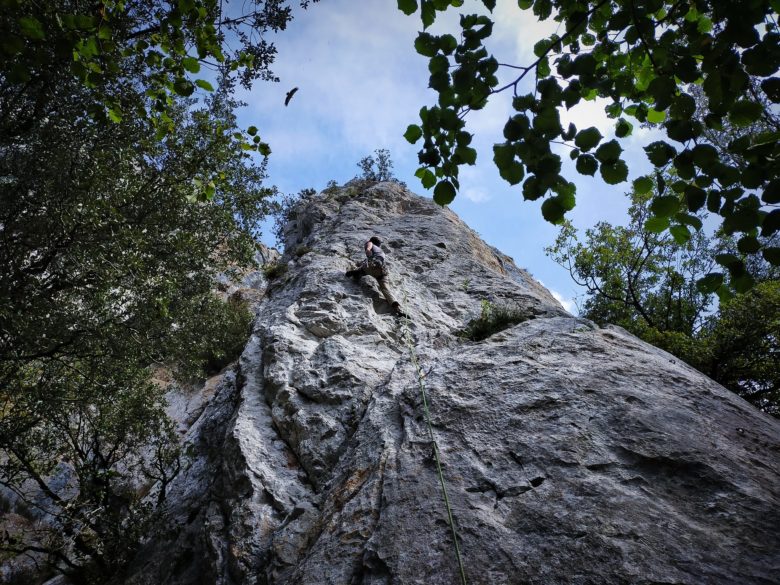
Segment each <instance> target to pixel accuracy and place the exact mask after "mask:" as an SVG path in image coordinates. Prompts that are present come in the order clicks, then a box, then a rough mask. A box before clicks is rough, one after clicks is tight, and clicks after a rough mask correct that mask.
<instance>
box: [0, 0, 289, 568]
mask: <svg viewBox="0 0 780 585" xmlns="http://www.w3.org/2000/svg"><path fill="white" fill-rule="evenodd" d="M2 6H3V10H2V11H1V12H0V31H2V36H1V37H0V48H2V54H0V264H2V266H3V270H2V271H1V272H0V405H2V406H0V450H1V451H2V454H1V455H0V484H1V485H2V486H3V488H4V490H9V491H10V492H13V493H14V494H15V496H14V497H15V498H16V499H17V501H18V502H21V503H22V504H23V505H25V506H26V507H27V508H28V509H29V510H31V512H30V515H31V516H32V517H33V519H34V522H32V523H31V524H29V525H26V526H24V527H23V529H20V528H19V526H16V525H13V524H12V523H10V524H9V523H3V525H2V534H3V537H2V538H0V552H2V553H3V557H4V558H7V555H9V554H10V555H14V554H33V555H36V558H37V559H38V560H39V561H48V562H49V563H50V565H51V566H52V567H53V568H55V569H56V570H58V571H61V572H65V573H68V574H70V575H71V576H72V577H73V579H74V580H75V581H76V582H79V583H90V582H97V583H103V582H106V581H107V579H108V578H109V577H110V576H111V575H115V574H116V573H117V572H118V571H120V570H121V567H122V565H123V563H125V562H126V561H127V560H128V559H129V558H131V557H132V554H133V553H134V550H135V546H136V545H137V542H138V539H139V538H140V537H141V535H143V534H145V533H146V531H147V529H148V526H149V522H150V521H151V520H152V519H153V518H154V517H155V516H156V515H157V514H159V513H160V512H161V511H162V510H163V507H164V502H165V494H166V488H167V485H168V483H169V482H170V481H171V479H172V478H173V477H174V476H175V475H176V474H177V473H178V469H179V467H180V465H181V463H182V462H181V453H180V449H179V445H178V439H177V436H176V433H175V432H174V428H173V424H172V422H171V421H170V420H169V418H168V417H167V415H166V414H165V410H164V409H165V400H164V392H165V389H164V388H163V387H161V386H160V385H158V384H154V383H152V382H151V377H150V376H151V373H152V371H153V369H154V368H155V367H156V365H158V364H161V363H162V364H166V365H167V366H168V367H171V368H172V369H173V370H174V371H175V372H176V375H177V376H178V377H179V378H181V379H188V378H190V377H193V376H203V375H205V374H206V373H211V372H213V371H214V370H218V369H219V368H221V367H223V366H224V365H225V364H227V363H228V362H229V361H231V360H232V359H234V358H235V357H236V355H237V352H238V351H240V348H241V347H242V344H243V343H244V341H245V340H246V338H247V336H248V332H249V322H250V319H251V315H250V313H249V311H248V310H247V308H246V307H245V306H244V305H242V304H240V303H225V302H224V301H222V300H221V299H219V298H218V297H217V296H216V295H215V294H214V291H213V289H214V280H215V276H216V275H217V274H220V273H228V274H230V273H231V272H232V271H233V270H235V269H236V268H239V267H243V266H247V265H251V264H252V262H253V258H254V253H255V246H256V237H257V235H258V234H259V226H260V222H261V221H262V220H263V218H264V217H265V216H266V215H267V213H268V212H269V210H270V209H271V203H270V201H271V196H272V195H273V194H274V193H275V191H274V190H273V189H269V188H266V187H263V186H262V181H263V179H264V178H265V165H264V163H261V164H258V163H257V162H256V161H255V160H254V159H253V158H251V156H250V153H251V152H252V151H258V152H259V153H261V154H263V153H267V152H266V148H265V147H264V146H263V143H262V141H261V140H260V138H259V137H258V136H257V129H255V128H249V129H248V130H247V131H246V132H242V131H241V130H240V129H239V128H238V126H237V123H236V119H235V115H234V114H233V111H234V109H235V107H236V105H237V103H236V102H235V100H234V99H233V98H232V97H231V95H232V91H233V88H234V86H235V84H236V83H238V82H245V83H250V82H251V81H252V80H253V79H257V78H260V79H266V78H270V77H272V74H271V72H270V69H269V68H268V67H269V65H270V64H271V62H272V60H273V54H274V50H273V47H272V45H270V44H269V43H267V42H265V41H263V40H262V35H261V36H258V35H259V34H261V33H263V32H265V31H270V30H280V29H283V28H284V25H285V23H286V22H287V21H289V18H290V12H289V7H288V6H287V3H286V2H283V1H272V2H252V3H249V4H245V5H243V6H244V7H246V8H247V9H248V10H247V11H245V12H242V13H240V14H239V13H236V14H233V13H229V14H228V13H225V14H220V12H219V10H220V3H217V2H214V1H212V0H204V1H179V2H172V3H158V2H151V1H146V2H142V1H131V2H107V3H98V4H83V3H78V2H70V1H69V0H61V1H57V2H45V3H31V2H22V1H16V0H6V1H4V2H2ZM224 6H225V7H227V6H228V4H227V3H224ZM226 10H227V8H226ZM228 40H230V44H231V46H238V47H240V48H239V49H238V50H237V51H236V52H234V53H229V52H228V50H227V48H226V47H227V41H228ZM210 66H214V67H216V68H217V69H215V71H214V73H213V74H212V76H211V79H212V81H213V83H214V85H216V86H217V87H216V90H214V91H208V90H210V89H212V88H211V84H212V82H211V81H208V82H207V81H205V80H202V83H198V81H197V80H193V79H192V78H191V76H192V75H195V74H196V73H197V72H198V70H199V69H200V68H201V67H210ZM196 86H200V87H201V88H203V89H204V92H205V93H204V94H203V95H200V96H197V95H196V94H195V93H194V91H195V87H196ZM196 97H197V98H198V99H197V100H196ZM150 490H151V491H150ZM5 493H8V492H5ZM4 520H5V519H4Z"/></svg>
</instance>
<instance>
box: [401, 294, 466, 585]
mask: <svg viewBox="0 0 780 585" xmlns="http://www.w3.org/2000/svg"><path fill="white" fill-rule="evenodd" d="M406 301H407V298H406V291H404V306H408V303H407V302H406ZM409 321H410V319H409V315H408V314H406V313H405V312H404V314H403V317H402V318H401V323H402V326H403V335H404V341H405V342H406V347H408V348H409V357H410V359H411V361H412V365H413V366H414V369H415V371H416V372H417V383H418V385H419V387H420V395H421V396H422V403H423V411H424V412H425V423H426V424H427V426H428V435H429V436H430V439H431V444H432V445H433V457H434V459H435V460H436V471H437V472H438V474H439V483H441V493H442V496H443V497H444V506H445V507H446V508H447V518H448V519H449V522H450V528H451V529H452V540H453V541H454V542H455V557H456V558H457V559H458V570H459V571H460V582H461V585H467V584H466V571H465V569H464V568H463V559H462V558H461V556H460V545H459V544H458V531H457V529H456V528H455V520H454V518H453V516H452V506H451V505H450V498H449V496H448V495H447V486H446V485H445V483H444V472H443V471H442V469H441V459H440V457H439V445H438V444H437V443H436V439H435V438H434V436H433V425H432V424H431V412H430V410H429V408H428V397H427V393H426V392H425V374H424V373H423V371H422V367H421V366H420V360H419V359H417V351H416V350H415V348H414V341H413V340H412V333H411V331H409Z"/></svg>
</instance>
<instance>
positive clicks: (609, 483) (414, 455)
mask: <svg viewBox="0 0 780 585" xmlns="http://www.w3.org/2000/svg"><path fill="white" fill-rule="evenodd" d="M372 235H378V236H379V237H380V238H382V239H383V240H384V242H385V243H384V246H383V247H384V249H385V251H386V253H387V260H388V263H389V267H390V278H391V288H392V289H393V292H394V293H395V294H396V296H397V297H398V298H399V299H401V300H402V304H403V306H404V310H405V311H406V312H407V313H408V314H409V316H410V320H409V321H408V324H407V325H405V324H404V321H403V320H400V319H399V318H397V317H395V316H394V315H392V313H391V310H390V307H389V306H388V305H387V303H386V302H385V300H384V298H383V297H382V295H381V293H380V292H379V289H378V287H377V285H376V282H375V281H373V279H371V278H370V277H364V278H363V279H362V280H361V281H358V282H354V281H353V280H352V279H350V278H345V276H344V272H345V271H346V270H347V269H349V268H351V267H352V266H353V265H354V262H355V261H357V260H359V259H360V255H361V253H362V243H363V242H364V241H365V240H366V239H368V238H369V237H370V236H372ZM285 248H286V252H285V255H284V256H283V257H282V258H281V263H282V264H283V265H286V270H277V271H276V273H277V274H278V276H276V278H275V279H274V280H272V282H271V284H270V286H268V288H267V289H265V284H264V286H263V288H264V289H265V292H264V294H263V295H262V298H261V299H260V301H259V305H258V308H257V315H258V316H257V321H256V323H255V325H254V331H253V335H252V337H251V339H250V341H249V344H248V345H247V348H246V350H245V352H244V354H243V356H242V357H241V360H240V362H239V364H238V366H237V367H236V368H235V370H234V371H232V372H227V373H226V374H225V375H224V378H223V380H222V382H221V383H220V385H219V386H218V387H217V388H216V389H214V391H213V394H212V395H211V396H210V398H209V401H208V404H207V405H206V406H205V408H204V410H203V411H202V413H201V414H200V416H199V418H198V419H197V420H196V421H195V422H194V424H192V425H191V426H190V427H189V430H187V435H186V436H187V440H188V441H189V443H190V445H191V450H192V456H191V459H190V462H189V466H188V468H187V470H186V471H185V472H183V473H182V474H181V475H180V476H179V477H178V479H177V480H176V482H175V483H174V484H173V485H172V486H171V487H170V491H169V494H168V502H169V506H170V510H169V516H168V520H167V523H166V525H165V526H163V527H161V528H160V530H159V531H158V532H156V533H155V534H154V535H153V536H151V538H150V540H149V542H148V544H147V545H146V546H145V548H144V549H143V550H142V551H141V553H140V554H139V556H138V559H137V561H136V563H135V564H134V566H133V567H132V570H131V571H130V573H129V575H128V576H126V578H125V580H124V582H125V583H132V584H141V583H144V584H145V583H171V584H188V583H218V584H239V583H241V584H244V583H245V584H265V585H271V584H290V585H303V584H307V585H322V584H326V583H327V584H333V585H347V584H372V585H374V584H387V585H389V584H393V585H405V584H426V585H438V584H441V585H444V584H447V585H452V584H456V583H459V574H458V568H457V563H456V559H455V554H454V546H453V538H452V535H451V531H450V527H449V525H448V522H447V514H446V509H445V507H444V503H443V501H442V495H441V489H440V485H439V480H438V476H437V474H436V468H435V463H434V460H433V457H432V455H433V450H432V445H431V443H430V441H429V436H428V430H427V427H426V425H425V419H424V414H423V407H422V404H421V399H420V394H419V383H418V372H417V370H415V368H414V366H413V365H412V362H411V360H410V354H409V345H410V344H409V343H407V342H406V341H405V335H404V333H405V329H404V328H405V327H408V332H409V338H410V339H411V340H412V341H411V344H412V345H413V346H414V349H415V351H416V353H417V355H418V356H419V360H420V365H421V370H422V373H423V375H424V383H425V386H426V388H427V390H428V398H429V404H430V410H431V417H432V426H433V432H434V434H435V437H436V440H437V442H438V445H439V449H440V452H441V458H442V461H443V467H444V476H445V479H446V482H447V487H448V492H449V497H450V500H451V503H452V510H453V514H454V517H455V521H456V527H457V533H458V536H459V544H460V549H461V553H462V557H463V561H464V566H465V573H466V577H467V580H468V582H469V583H471V584H475V585H476V584H484V585H493V584H524V583H533V584H539V585H554V584H583V585H585V584H593V585H597V584H599V585H600V584H651V583H653V584H656V583H665V584H701V583H708V584H720V583H722V584H728V585H733V584H736V583H739V584H748V583H758V584H761V583H764V584H770V583H776V582H777V579H778V575H780V555H779V554H778V551H780V514H779V513H778V510H780V473H779V470H780V424H779V423H778V421H776V420H774V419H772V418H770V417H768V416H765V415H763V414H761V413H760V412H758V411H756V410H755V409H754V408H753V407H751V406H750V405H748V404H747V403H746V402H744V401H743V400H741V399H740V398H738V397H736V396H735V395H733V394H731V393H730V392H728V391H727V390H725V389H724V388H722V387H721V386H719V385H718V384H716V383H715V382H713V381H711V380H709V379H708V378H706V377H705V376H703V375H701V374H700V373H698V372H697V371H695V370H693V369H692V368H690V367H688V366H686V365H685V364H683V363H681V362H680V361H679V360H677V359H676V358H674V357H673V356H671V355H670V354H668V353H665V352H663V351H660V350H658V349H655V348H653V347H652V346H649V345H647V344H645V343H643V342H641V341H640V340H638V339H637V338H635V337H633V336H631V335H629V334H628V333H626V332H625V331H623V330H622V329H619V328H616V327H607V328H599V327H597V326H595V325H593V324H592V323H591V322H589V321H587V320H584V319H579V318H575V317H573V316H571V315H570V314H568V313H566V312H565V311H564V310H563V308H562V307H561V306H560V305H559V304H558V302H557V301H556V300H555V299H554V298H553V297H552V295H551V294H550V293H549V292H548V291H547V290H546V289H544V288H543V287H542V286H541V285H540V284H539V283H538V282H536V281H535V280H533V278H532V277H531V276H530V275H529V274H528V273H527V272H526V271H524V270H522V269H519V268H517V267H516V266H515V264H514V262H513V261H512V259H511V258H508V257H507V256H505V255H503V254H501V253H500V252H498V251H497V250H495V249H493V248H491V247H490V246H488V245H486V244H485V243H484V242H483V241H482V240H481V239H480V238H479V237H478V236H477V235H476V234H475V233H474V232H473V231H472V230H470V229H469V228H468V227H467V226H466V225H465V224H464V223H463V222H462V221H461V220H460V219H458V217H457V216H456V215H455V214H454V213H452V212H451V211H448V210H446V209H441V208H439V207H438V206H436V205H435V204H434V203H432V202H431V201H430V200H427V199H423V198H421V197H418V196H416V195H413V194H412V193H410V192H409V191H407V190H406V189H404V188H402V187H401V186H399V185H396V184H393V183H380V184H378V185H374V186H369V187H365V186H364V185H363V186H361V185H359V184H352V185H348V186H347V187H345V188H341V189H333V190H330V191H329V192H325V193H321V194H319V195H317V196H314V197H312V198H310V199H309V200H307V201H304V202H303V203H302V204H301V206H300V207H299V208H298V211H297V214H296V215H295V216H294V217H293V219H292V220H291V222H290V223H289V225H288V229H287V241H286V247H285ZM486 299H487V300H489V301H490V302H491V303H492V304H493V306H502V305H505V306H510V307H512V308H513V309H514V310H515V311H516V312H517V313H519V314H520V315H522V320H521V322H519V323H517V324H515V325H513V326H511V327H509V328H507V329H504V330H502V331H499V332H496V333H495V334H493V335H491V336H490V337H488V338H487V339H485V340H483V341H479V342H473V341H468V340H464V339H463V338H462V336H460V335H459V332H460V331H461V330H462V329H463V328H464V326H465V325H466V324H467V323H468V322H469V321H471V320H472V319H474V318H476V317H478V316H479V315H480V313H481V311H482V307H483V303H482V301H483V300H486Z"/></svg>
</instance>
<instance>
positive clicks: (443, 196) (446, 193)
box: [433, 181, 455, 207]
mask: <svg viewBox="0 0 780 585" xmlns="http://www.w3.org/2000/svg"><path fill="white" fill-rule="evenodd" d="M453 199H455V187H453V186H452V183H450V182H449V181H439V183H438V184H437V185H436V188H435V189H434V190H433V200H434V201H435V202H436V203H438V204H439V205H441V206H442V207H444V206H445V205H449V204H450V203H452V201H453Z"/></svg>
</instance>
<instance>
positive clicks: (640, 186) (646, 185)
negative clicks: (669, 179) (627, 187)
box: [634, 176, 653, 195]
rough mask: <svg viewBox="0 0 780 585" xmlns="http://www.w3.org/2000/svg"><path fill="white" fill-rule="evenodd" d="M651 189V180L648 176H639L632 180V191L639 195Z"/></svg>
mask: <svg viewBox="0 0 780 585" xmlns="http://www.w3.org/2000/svg"><path fill="white" fill-rule="evenodd" d="M652 189H653V180H652V179H651V178H650V177H647V176H645V177H639V178H638V179H636V180H635V181H634V191H635V192H636V193H638V194H639V195H644V194H645V193H649V192H650V191H651V190H652Z"/></svg>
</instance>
